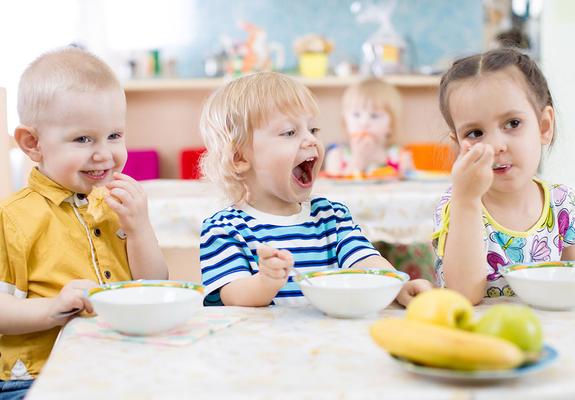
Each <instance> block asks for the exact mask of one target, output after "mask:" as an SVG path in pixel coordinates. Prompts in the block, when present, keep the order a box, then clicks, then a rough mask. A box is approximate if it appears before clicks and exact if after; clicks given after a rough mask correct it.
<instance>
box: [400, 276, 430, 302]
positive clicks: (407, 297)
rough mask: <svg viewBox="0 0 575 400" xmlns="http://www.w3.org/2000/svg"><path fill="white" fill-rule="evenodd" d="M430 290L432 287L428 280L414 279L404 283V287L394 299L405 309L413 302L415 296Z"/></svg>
mask: <svg viewBox="0 0 575 400" xmlns="http://www.w3.org/2000/svg"><path fill="white" fill-rule="evenodd" d="M431 289H433V285H432V284H431V282H429V281H428V280H425V279H414V280H412V281H408V282H406V283H405V285H403V287H402V288H401V290H400V291H399V294H398V295H397V297H396V300H397V302H398V303H399V304H401V305H402V306H404V307H407V305H408V304H409V302H410V301H411V300H413V298H414V297H415V296H417V295H418V294H419V293H422V292H426V291H428V290H431Z"/></svg>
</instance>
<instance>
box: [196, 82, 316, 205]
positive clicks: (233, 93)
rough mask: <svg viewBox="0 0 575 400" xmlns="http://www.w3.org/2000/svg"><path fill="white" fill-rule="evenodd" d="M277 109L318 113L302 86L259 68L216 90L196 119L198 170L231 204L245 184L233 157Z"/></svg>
mask: <svg viewBox="0 0 575 400" xmlns="http://www.w3.org/2000/svg"><path fill="white" fill-rule="evenodd" d="M276 112H279V113H282V114H284V115H287V116H290V117H291V116H299V115H301V114H302V113H308V114H310V115H312V116H317V115H318V114H319V109H318V106H317V103H316V101H315V98H314V97H313V95H312V94H311V92H310V91H309V89H307V88H306V87H305V86H304V85H302V84H301V83H299V82H296V81H294V80H293V79H291V78H289V77H287V76H285V75H282V74H279V73H276V72H260V73H256V74H253V75H248V76H244V77H242V78H238V79H236V80H234V81H232V82H230V83H228V84H226V85H225V86H224V87H222V88H220V89H218V90H217V91H215V92H214V93H213V94H212V95H211V96H210V98H209V99H208V100H207V102H206V104H205V105H204V108H203V110H202V116H201V118H200V132H201V134H202V138H203V140H204V144H205V146H206V148H207V152H206V153H205V154H204V157H203V158H202V161H201V165H202V172H203V174H204V176H206V178H208V179H209V180H211V181H212V182H214V183H216V184H217V185H219V186H220V187H221V189H223V191H224V193H225V194H226V195H227V196H228V197H229V199H230V200H232V201H233V202H234V203H237V202H240V201H242V200H244V199H245V197H246V195H247V189H246V187H245V185H244V183H243V179H242V176H241V174H240V173H239V172H238V171H237V170H236V168H235V157H236V155H238V154H241V151H242V149H243V148H244V146H245V145H247V144H251V143H252V137H253V132H254V130H256V129H258V128H262V127H263V126H265V125H266V124H267V123H269V118H270V117H271V116H272V115H273V114H274V113H276Z"/></svg>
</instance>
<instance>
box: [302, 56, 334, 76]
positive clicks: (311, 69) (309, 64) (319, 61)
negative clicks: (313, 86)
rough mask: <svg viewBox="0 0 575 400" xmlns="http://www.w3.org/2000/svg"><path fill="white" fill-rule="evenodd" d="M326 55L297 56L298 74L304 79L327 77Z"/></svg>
mask: <svg viewBox="0 0 575 400" xmlns="http://www.w3.org/2000/svg"><path fill="white" fill-rule="evenodd" d="M328 64H329V62H328V55H327V54H326V53H302V54H300V56H299V73H300V75H301V76H305V77H306V78H322V77H324V76H326V75H327V67H328Z"/></svg>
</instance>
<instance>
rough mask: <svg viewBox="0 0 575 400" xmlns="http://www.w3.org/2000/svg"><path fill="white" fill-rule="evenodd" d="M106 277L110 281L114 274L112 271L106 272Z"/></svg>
mask: <svg viewBox="0 0 575 400" xmlns="http://www.w3.org/2000/svg"><path fill="white" fill-rule="evenodd" d="M104 276H105V277H106V279H110V277H111V276H112V273H111V272H110V271H104Z"/></svg>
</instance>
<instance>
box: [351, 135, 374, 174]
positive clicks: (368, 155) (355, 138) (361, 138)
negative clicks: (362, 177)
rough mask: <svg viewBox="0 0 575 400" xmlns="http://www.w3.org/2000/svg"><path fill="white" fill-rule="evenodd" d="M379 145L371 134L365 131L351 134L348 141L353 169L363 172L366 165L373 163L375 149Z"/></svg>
mask: <svg viewBox="0 0 575 400" xmlns="http://www.w3.org/2000/svg"><path fill="white" fill-rule="evenodd" d="M378 146H380V144H379V143H377V141H376V140H375V138H374V137H373V135H370V134H369V133H367V132H362V133H361V134H355V135H352V136H351V138H350V141H349V147H350V149H351V160H352V167H353V169H354V170H355V171H360V172H364V171H365V170H366V169H367V167H368V166H369V165H371V164H373V163H374V162H373V158H374V155H375V154H376V153H377V151H376V149H377V148H378Z"/></svg>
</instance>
